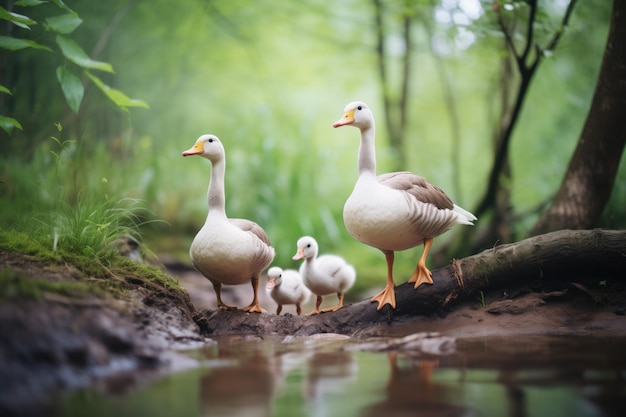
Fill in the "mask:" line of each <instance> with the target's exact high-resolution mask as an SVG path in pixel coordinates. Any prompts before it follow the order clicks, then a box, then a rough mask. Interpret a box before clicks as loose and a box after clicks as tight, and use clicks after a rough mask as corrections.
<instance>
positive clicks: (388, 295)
mask: <svg viewBox="0 0 626 417" xmlns="http://www.w3.org/2000/svg"><path fill="white" fill-rule="evenodd" d="M376 301H378V307H376V310H378V311H380V310H381V309H382V308H383V307H384V305H385V304H389V305H390V306H391V308H393V309H395V308H396V288H395V286H394V285H393V283H392V284H391V285H389V284H388V285H386V286H385V289H384V290H382V291H381V292H379V293H378V294H376V295H375V296H373V297H372V303H373V302H376Z"/></svg>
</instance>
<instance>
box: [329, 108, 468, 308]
mask: <svg viewBox="0 0 626 417" xmlns="http://www.w3.org/2000/svg"><path fill="white" fill-rule="evenodd" d="M346 125H351V126H354V127H357V128H358V129H359V130H360V131H361V144H360V146H359V164H358V165H359V178H358V180H357V182H356V184H355V186H354V190H353V191H352V194H351V195H350V197H349V198H348V200H347V201H346V203H345V205H344V208H343V221H344V224H345V226H346V229H347V230H348V232H349V233H350V234H351V235H352V236H353V237H355V238H356V239H358V240H360V241H361V242H363V243H365V244H366V245H369V246H372V247H375V248H378V249H380V250H381V251H382V252H383V253H384V254H385V258H386V260H387V283H386V285H385V289H384V290H383V291H382V292H380V293H379V294H378V295H376V296H374V297H372V302H374V301H378V310H380V309H381V308H382V307H383V306H384V305H385V304H390V305H391V307H392V308H396V298H395V291H394V281H393V260H394V251H401V250H405V249H409V248H412V247H415V246H418V245H421V244H423V245H424V251H423V253H422V256H421V257H420V259H419V261H418V262H417V266H416V267H415V271H414V272H413V274H412V275H411V278H410V279H409V282H414V283H415V286H414V288H417V287H419V286H420V285H421V284H432V283H433V280H432V278H431V272H430V271H429V270H428V268H426V256H427V255H428V251H429V250H430V247H431V245H432V243H433V238H435V237H436V236H439V235H440V234H442V233H444V232H445V231H446V230H448V229H449V228H451V227H452V226H454V225H455V224H467V225H470V226H471V225H473V223H472V222H473V221H474V220H476V216H474V215H473V214H472V213H470V212H468V211H466V210H464V209H462V208H461V207H459V206H457V205H456V204H454V203H453V202H452V200H450V198H449V197H448V196H447V195H446V194H445V193H444V192H443V191H442V190H441V189H440V188H438V187H436V186H435V185H433V184H431V183H429V182H428V181H426V179H424V178H422V177H419V176H417V175H414V174H412V173H410V172H393V173H389V174H383V175H380V176H378V177H377V176H376V153H375V146H374V135H375V129H374V116H373V115H372V112H371V111H370V109H369V107H367V105H366V104H365V103H362V102H358V101H355V102H352V103H350V104H348V105H347V106H346V107H345V109H344V114H343V116H342V117H341V119H339V120H338V121H337V122H335V123H334V124H333V127H335V128H336V127H340V126H346Z"/></svg>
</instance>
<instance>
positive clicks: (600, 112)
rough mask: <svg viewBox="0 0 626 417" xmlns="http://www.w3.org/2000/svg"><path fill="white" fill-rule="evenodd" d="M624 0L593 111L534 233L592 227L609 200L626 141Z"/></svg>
mask: <svg viewBox="0 0 626 417" xmlns="http://www.w3.org/2000/svg"><path fill="white" fill-rule="evenodd" d="M624 80H626V2H624V1H619V0H615V1H614V3H613V13H612V17H611V26H610V29H609V37H608V41H607V45H606V49H605V52H604V58H603V60H602V67H601V68H600V75H599V76H598V83H597V85H596V91H595V94H594V97H593V101H592V103H591V110H590V111H589V114H588V116H587V121H586V122H585V126H584V128H583V131H582V134H581V136H580V139H579V141H578V146H577V148H576V151H575V152H574V155H573V157H572V159H571V161H570V164H569V167H568V169H567V173H566V175H565V178H564V179H563V182H562V184H561V188H560V189H559V191H558V193H557V195H556V197H555V198H554V200H553V202H552V205H551V206H550V208H549V209H548V210H547V211H546V212H545V213H544V214H543V216H542V217H541V218H540V219H539V221H538V222H537V224H536V225H535V227H534V228H533V230H532V234H533V235H537V234H540V233H546V232H548V231H552V230H559V229H568V228H569V229H587V228H591V227H594V226H595V225H596V224H597V222H598V219H599V218H600V215H601V214H602V210H603V209H604V207H605V205H606V203H607V202H608V200H609V198H610V196H611V191H612V189H613V184H614V182H615V176H616V174H617V170H618V168H619V163H620V160H621V156H622V152H623V150H624V144H625V143H626V117H624V116H625V114H624V109H625V108H626V82H625V81H624Z"/></svg>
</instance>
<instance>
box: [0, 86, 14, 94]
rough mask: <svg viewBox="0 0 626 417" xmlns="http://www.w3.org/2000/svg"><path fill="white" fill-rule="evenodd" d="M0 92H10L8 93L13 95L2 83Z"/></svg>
mask: <svg viewBox="0 0 626 417" xmlns="http://www.w3.org/2000/svg"><path fill="white" fill-rule="evenodd" d="M0 93H7V94H10V95H13V93H12V92H11V90H9V89H8V88H6V87H5V86H3V85H0Z"/></svg>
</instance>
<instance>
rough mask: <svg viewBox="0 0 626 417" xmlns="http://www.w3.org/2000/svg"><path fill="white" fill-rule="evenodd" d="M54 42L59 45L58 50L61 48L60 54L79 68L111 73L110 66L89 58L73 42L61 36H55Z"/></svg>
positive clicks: (111, 68)
mask: <svg viewBox="0 0 626 417" xmlns="http://www.w3.org/2000/svg"><path fill="white" fill-rule="evenodd" d="M56 41H57V45H59V48H61V52H63V55H64V56H65V57H66V58H67V59H69V60H70V61H72V62H73V63H75V64H76V65H78V66H79V67H83V68H88V69H95V70H100V71H106V72H113V67H112V66H111V64H108V63H106V62H100V61H95V60H93V59H91V58H89V57H88V56H87V54H86V53H85V51H83V49H82V48H81V47H80V46H78V44H77V43H76V42H74V41H73V40H71V39H69V38H66V37H65V36H62V35H57V37H56Z"/></svg>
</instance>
